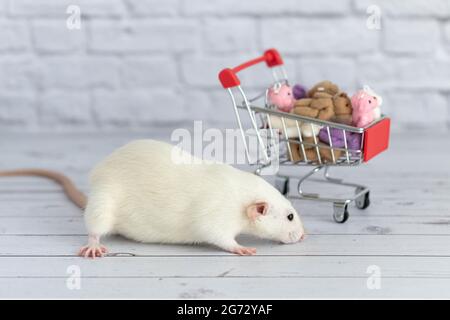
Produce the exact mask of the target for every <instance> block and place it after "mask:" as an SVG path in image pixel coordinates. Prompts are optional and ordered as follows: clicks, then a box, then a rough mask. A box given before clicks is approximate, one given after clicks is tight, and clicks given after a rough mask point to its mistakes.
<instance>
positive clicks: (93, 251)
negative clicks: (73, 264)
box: [78, 244, 108, 259]
mask: <svg viewBox="0 0 450 320" xmlns="http://www.w3.org/2000/svg"><path fill="white" fill-rule="evenodd" d="M107 252H108V250H107V249H106V247H105V246H103V245H101V244H97V245H87V246H84V247H81V249H80V251H78V255H79V256H80V257H85V258H92V259H95V258H96V257H103V256H104V255H105V254H106V253H107Z"/></svg>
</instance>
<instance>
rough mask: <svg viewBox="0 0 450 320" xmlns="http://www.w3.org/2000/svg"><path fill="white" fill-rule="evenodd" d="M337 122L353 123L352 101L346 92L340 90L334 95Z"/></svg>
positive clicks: (334, 119) (335, 119)
mask: <svg viewBox="0 0 450 320" xmlns="http://www.w3.org/2000/svg"><path fill="white" fill-rule="evenodd" d="M333 105H334V114H335V115H334V118H333V119H332V120H333V121H335V122H339V123H343V124H347V125H351V124H352V112H353V108H352V102H351V100H350V98H349V97H348V96H347V94H346V93H345V92H339V93H337V94H336V95H334V97H333Z"/></svg>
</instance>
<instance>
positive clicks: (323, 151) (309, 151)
mask: <svg viewBox="0 0 450 320" xmlns="http://www.w3.org/2000/svg"><path fill="white" fill-rule="evenodd" d="M303 142H304V143H306V144H307V145H304V147H305V154H306V158H307V160H308V161H309V162H310V161H312V162H316V163H317V162H319V157H318V156H317V149H316V147H315V146H312V145H314V138H312V137H311V138H304V139H303ZM317 143H318V145H319V154H320V158H321V160H322V163H329V162H333V155H332V154H331V152H332V151H331V149H328V148H326V147H329V146H328V145H326V144H324V143H321V142H319V141H318V139H317ZM290 146H291V153H292V157H291V161H294V162H297V161H304V160H305V159H304V157H303V151H302V150H301V146H300V144H298V143H293V142H291V143H290ZM321 146H322V148H321ZM333 153H334V158H335V160H337V159H339V158H340V157H341V155H342V151H341V150H336V149H333Z"/></svg>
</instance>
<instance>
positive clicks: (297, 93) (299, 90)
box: [292, 84, 306, 100]
mask: <svg viewBox="0 0 450 320" xmlns="http://www.w3.org/2000/svg"><path fill="white" fill-rule="evenodd" d="M292 93H293V94H294V98H295V100H299V99H303V98H306V88H305V87H304V86H302V85H301V84H296V85H294V86H293V87H292Z"/></svg>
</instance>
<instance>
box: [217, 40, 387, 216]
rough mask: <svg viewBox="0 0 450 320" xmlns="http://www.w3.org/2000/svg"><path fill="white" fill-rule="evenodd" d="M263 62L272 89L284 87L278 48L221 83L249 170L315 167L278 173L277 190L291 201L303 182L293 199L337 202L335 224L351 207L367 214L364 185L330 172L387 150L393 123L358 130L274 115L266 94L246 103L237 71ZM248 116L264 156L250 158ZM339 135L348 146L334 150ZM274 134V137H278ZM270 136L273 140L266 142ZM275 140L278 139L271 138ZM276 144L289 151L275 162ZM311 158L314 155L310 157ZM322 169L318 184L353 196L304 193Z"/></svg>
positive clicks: (228, 73)
mask: <svg viewBox="0 0 450 320" xmlns="http://www.w3.org/2000/svg"><path fill="white" fill-rule="evenodd" d="M262 62H265V64H266V65H267V67H269V68H271V71H272V75H273V80H274V82H273V83H272V85H281V84H283V83H287V82H288V79H287V75H286V71H285V69H284V67H283V60H282V58H281V56H280V54H279V53H278V51H277V50H275V49H270V50H267V51H266V52H265V53H264V54H263V55H262V56H261V57H258V58H256V59H253V60H250V61H248V62H245V63H243V64H241V65H239V66H237V67H235V68H226V69H224V70H222V71H221V72H220V73H219V80H220V82H221V84H222V86H223V87H224V88H225V89H227V91H228V93H229V94H230V96H231V100H232V103H233V108H234V113H235V116H236V120H237V123H238V125H239V129H240V132H241V138H242V142H243V145H244V148H245V158H246V161H247V162H248V164H250V165H251V166H256V169H255V173H256V174H258V175H261V173H262V172H263V170H264V169H265V168H267V167H269V166H271V165H273V161H278V164H279V165H280V166H292V167H293V166H312V167H313V169H312V170H311V171H309V172H308V173H307V174H306V175H304V176H298V175H287V174H283V175H281V174H279V171H277V172H276V173H275V176H276V179H275V187H276V188H277V189H278V190H279V191H280V192H281V193H282V194H284V195H286V196H287V195H288V193H289V190H288V189H289V181H290V179H291V178H295V179H299V182H298V195H295V196H294V197H295V198H299V199H305V200H315V201H327V202H331V203H333V209H334V214H333V217H334V220H335V221H336V222H339V223H344V222H345V221H346V220H347V219H348V216H349V213H348V206H349V204H350V203H352V202H355V204H356V206H357V207H358V208H359V209H365V208H367V207H368V206H369V204H370V200H369V191H370V190H369V188H368V187H366V186H363V185H360V184H356V183H348V182H344V181H343V180H342V179H337V178H333V177H331V176H330V175H329V168H330V167H332V166H357V165H360V164H362V163H364V162H367V161H369V160H370V159H372V158H373V157H375V156H376V155H378V154H379V153H380V152H382V151H384V150H386V149H387V148H388V144H389V130H390V119H389V118H386V117H385V116H382V117H381V118H380V119H378V120H376V121H374V122H373V123H371V124H370V125H368V126H366V127H364V128H356V127H353V126H349V125H344V124H340V123H334V122H330V121H322V120H319V119H315V118H309V117H305V116H300V115H295V114H292V113H285V112H280V111H276V110H275V109H274V108H273V106H271V105H270V104H269V103H268V98H267V96H268V89H266V90H265V91H264V92H261V93H259V94H257V95H256V96H255V97H253V98H248V97H247V95H246V94H245V92H244V90H243V88H242V87H241V82H240V80H239V78H238V76H237V73H238V72H240V71H242V70H244V69H246V68H248V67H251V66H254V65H256V64H259V63H262ZM237 96H240V97H241V98H242V102H241V103H238V99H237ZM258 104H259V106H258ZM244 116H245V117H246V118H247V123H248V126H249V127H250V128H248V129H251V132H252V133H253V135H254V136H256V140H257V143H258V146H259V149H260V150H261V151H262V152H258V153H257V156H253V157H251V156H250V149H249V145H248V141H247V140H248V139H247V138H248V137H247V135H248V130H246V129H245V128H244V124H245V122H244V120H243V117H244ZM274 121H276V122H277V123H278V124H279V125H278V126H279V128H277V129H278V131H276V130H275V128H274V124H273V123H274ZM280 124H281V125H280ZM305 126H306V127H307V129H310V130H311V131H312V132H313V134H312V135H311V136H312V137H311V138H309V139H307V138H304V137H303V136H302V130H304V128H305ZM319 129H322V130H326V131H325V132H326V133H327V134H328V144H324V143H321V142H320V141H319V138H318V137H317V136H316V135H317V133H318V132H317V130H319ZM336 130H338V131H339V133H340V132H342V136H343V141H344V146H340V147H337V146H333V141H332V138H331V133H330V132H334V133H336V132H337V131H336ZM267 132H269V134H268V133H267ZM273 132H276V135H275V133H273ZM355 134H358V135H360V139H359V141H360V142H359V143H358V145H359V147H357V148H355V147H353V148H352V149H351V148H350V147H349V146H348V144H347V136H349V135H355ZM268 136H269V139H267V137H268ZM274 137H276V138H277V139H270V138H274ZM274 140H277V141H278V142H279V144H278V145H277V146H281V145H284V146H285V149H286V152H284V153H280V154H279V156H278V157H277V158H275V160H274V157H272V156H271V155H272V154H273V143H272V142H271V141H274ZM311 150H312V152H313V153H311ZM324 152H328V154H329V155H330V156H331V157H330V156H328V157H327V158H328V159H324V157H323V155H324ZM294 153H298V154H299V155H300V157H298V156H297V157H296V156H295V155H294ZM308 155H309V156H308ZM311 155H314V156H313V157H312V156H311ZM321 170H323V171H324V179H322V180H320V181H322V182H326V183H331V184H335V185H341V186H347V187H353V188H354V189H355V192H354V193H353V194H352V195H351V196H350V197H346V198H327V197H321V196H320V195H319V194H317V193H306V192H305V191H304V190H303V184H304V182H305V181H306V180H307V179H309V178H311V176H313V175H314V174H315V173H317V172H319V171H321Z"/></svg>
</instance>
